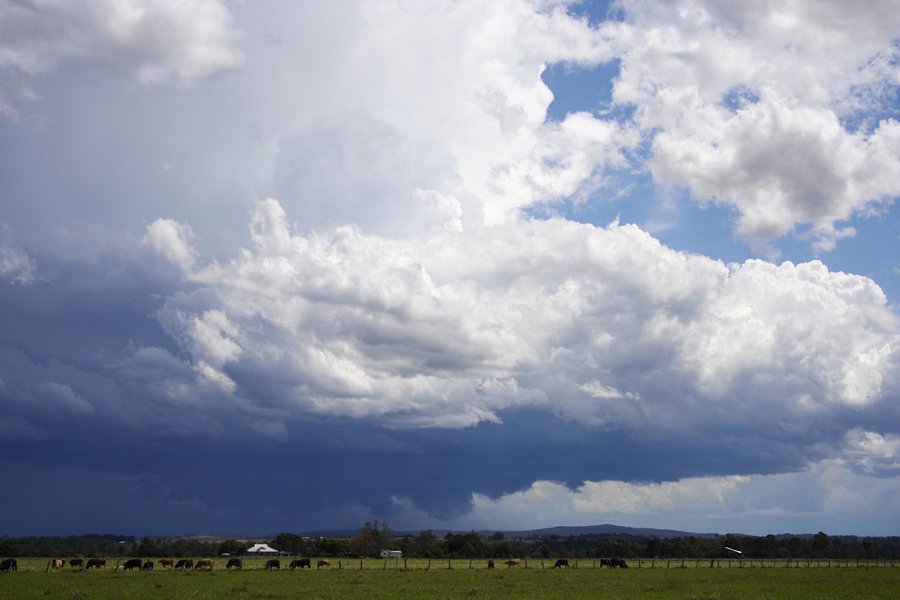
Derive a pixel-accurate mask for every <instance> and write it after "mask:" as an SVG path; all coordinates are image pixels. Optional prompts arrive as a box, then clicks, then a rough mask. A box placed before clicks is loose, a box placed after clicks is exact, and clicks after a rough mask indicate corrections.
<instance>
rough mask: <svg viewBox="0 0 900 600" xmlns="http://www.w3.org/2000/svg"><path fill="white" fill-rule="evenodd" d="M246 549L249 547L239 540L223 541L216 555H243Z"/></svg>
mask: <svg viewBox="0 0 900 600" xmlns="http://www.w3.org/2000/svg"><path fill="white" fill-rule="evenodd" d="M276 547H277V546H276ZM246 549H247V545H246V544H242V543H241V542H239V541H237V540H223V541H222V542H220V543H219V547H218V548H216V554H218V555H222V554H243V552H244V550H246Z"/></svg>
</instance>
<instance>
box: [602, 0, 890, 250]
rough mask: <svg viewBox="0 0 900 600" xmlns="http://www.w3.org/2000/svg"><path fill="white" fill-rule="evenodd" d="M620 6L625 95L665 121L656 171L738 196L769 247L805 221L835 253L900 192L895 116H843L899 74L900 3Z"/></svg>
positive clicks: (719, 195)
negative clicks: (856, 119)
mask: <svg viewBox="0 0 900 600" xmlns="http://www.w3.org/2000/svg"><path fill="white" fill-rule="evenodd" d="M622 4H623V6H624V8H625V15H626V17H625V22H624V23H623V24H621V25H609V27H610V28H611V29H612V30H614V31H615V34H616V39H617V40H618V43H619V53H620V54H621V56H622V69H621V74H620V77H619V78H618V79H617V80H616V83H615V89H614V99H615V100H616V101H617V102H619V103H625V104H634V105H635V107H636V111H635V119H636V121H637V123H638V124H640V126H641V127H642V128H643V129H645V130H647V131H651V130H653V131H658V133H657V134H656V135H655V137H654V140H653V145H652V157H651V158H650V162H649V166H650V168H651V170H652V172H653V175H654V178H655V179H656V180H657V181H659V182H660V183H663V184H670V185H676V186H683V187H686V188H688V189H689V190H690V191H691V193H692V194H693V195H694V197H695V198H696V199H697V200H698V201H700V202H720V203H725V204H728V205H731V206H734V207H735V208H736V209H737V210H738V211H739V213H740V219H739V222H738V232H739V233H740V235H741V236H743V237H744V238H745V239H747V240H748V241H750V242H751V243H752V244H754V245H755V247H756V248H757V249H759V250H761V251H764V252H769V253H771V252H773V250H772V249H771V248H770V247H768V242H769V241H770V240H773V239H776V238H779V237H781V236H783V235H785V234H787V233H790V232H793V231H795V229H796V228H798V227H801V226H809V227H810V228H811V232H810V234H809V235H810V236H811V238H812V242H813V245H814V247H815V248H816V249H817V250H820V251H825V250H829V249H832V248H833V247H834V244H835V242H836V241H837V240H839V239H840V238H841V237H847V236H849V235H852V234H853V230H852V229H851V228H848V227H843V226H840V225H839V223H842V222H846V221H847V220H849V219H850V218H852V217H854V216H857V215H860V214H865V213H866V212H867V211H868V210H869V209H870V208H871V207H873V206H875V207H877V206H879V205H882V204H884V203H889V202H892V201H893V198H895V197H896V196H897V195H898V193H900V176H898V173H900V162H898V156H900V152H898V135H897V130H898V124H897V122H896V121H893V120H886V121H882V122H881V123H877V122H876V123H871V122H870V123H868V126H867V127H863V128H861V129H859V130H858V131H855V132H854V131H851V130H849V129H848V128H847V126H846V125H845V124H844V122H843V121H842V119H844V118H849V117H852V116H853V115H854V114H855V113H856V111H858V110H859V109H861V108H864V109H866V110H869V111H871V110H873V109H875V110H876V112H877V108H878V106H877V105H878V103H879V102H882V103H886V102H890V98H891V95H890V94H884V93H883V92H882V91H881V90H883V89H884V88H885V87H886V86H887V87H890V86H895V87H896V85H897V83H898V81H900V70H898V68H897V63H896V60H890V59H887V58H886V56H894V57H896V52H897V51H896V45H895V41H896V39H895V38H896V32H897V31H898V27H900V17H898V14H897V11H896V7H895V6H894V5H893V3H891V2H888V1H885V2H874V3H871V4H870V5H867V7H866V10H862V11H860V10H858V9H857V7H854V6H852V5H850V4H847V3H844V2H791V3H780V4H778V3H776V4H743V5H741V6H740V7H737V6H730V5H729V6H723V5H722V3H715V2H705V1H701V0H685V1H683V2H679V3H676V4H674V5H673V4H672V3H670V2H665V3H661V2H656V1H653V0H635V1H630V0H626V1H625V2H623V3H622Z"/></svg>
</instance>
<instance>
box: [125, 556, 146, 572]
mask: <svg viewBox="0 0 900 600" xmlns="http://www.w3.org/2000/svg"><path fill="white" fill-rule="evenodd" d="M140 568H141V559H139V558H130V559H128V560H126V561H125V564H124V565H122V569H123V570H125V571H130V570H132V569H138V570H140Z"/></svg>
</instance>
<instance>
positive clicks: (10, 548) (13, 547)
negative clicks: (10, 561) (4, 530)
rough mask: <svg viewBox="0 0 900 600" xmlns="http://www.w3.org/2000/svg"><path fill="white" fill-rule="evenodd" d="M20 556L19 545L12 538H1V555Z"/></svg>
mask: <svg viewBox="0 0 900 600" xmlns="http://www.w3.org/2000/svg"><path fill="white" fill-rule="evenodd" d="M10 556H19V545H18V544H16V543H15V542H14V541H12V540H0V557H4V558H6V557H10Z"/></svg>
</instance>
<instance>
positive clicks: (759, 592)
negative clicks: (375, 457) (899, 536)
mask: <svg viewBox="0 0 900 600" xmlns="http://www.w3.org/2000/svg"><path fill="white" fill-rule="evenodd" d="M47 562H48V561H47V559H29V558H25V559H19V571H18V572H16V573H3V574H0V598H3V599H6V598H10V599H13V598H15V599H19V598H22V599H35V600H36V599H42V600H92V599H97V600H100V599H102V600H115V599H118V600H143V599H148V600H151V599H152V600H157V599H158V600H169V599H173V598H175V599H178V598H191V599H226V600H228V599H235V600H238V599H247V600H252V599H279V598H285V599H287V598H304V599H317V598H321V599H335V600H346V599H347V598H383V599H388V598H391V599H397V598H399V599H403V598H510V599H512V598H572V599H581V598H584V599H587V598H664V599H665V598H692V599H698V600H699V599H705V600H713V599H721V600H725V599H735V600H740V599H751V598H753V599H756V598H772V599H775V598H792V599H803V598H816V599H842V598H848V599H849V598H873V599H879V598H880V599H885V600H888V599H893V598H896V594H897V590H898V589H900V568H897V567H891V564H890V563H889V562H884V561H882V562H880V563H871V564H869V563H860V564H856V563H855V562H854V563H837V561H834V562H831V561H819V562H804V561H801V563H793V564H792V565H791V566H787V565H786V564H785V562H784V561H780V562H778V563H775V562H773V563H771V564H769V565H764V568H761V567H759V566H756V567H753V568H751V567H749V566H747V565H746V563H745V564H744V565H740V566H739V565H738V563H737V562H736V561H734V562H731V563H727V564H726V561H722V563H723V564H721V565H719V566H717V567H716V568H712V569H711V568H709V560H708V559H707V561H705V566H704V565H703V562H699V561H693V560H691V561H686V563H685V566H684V568H682V567H681V563H680V561H678V563H677V565H675V564H673V562H674V561H665V560H663V561H659V560H657V561H650V560H643V561H641V563H640V567H641V568H636V567H637V566H638V563H637V561H633V566H631V567H630V568H628V569H607V568H600V567H599V566H594V563H593V561H590V560H582V561H579V567H578V568H574V567H573V568H569V569H554V568H552V564H553V561H552V560H549V561H548V560H545V561H544V563H543V564H544V568H541V563H540V561H539V560H538V561H535V560H531V561H529V562H528V568H525V567H524V563H523V564H522V565H520V566H518V567H513V568H507V567H506V566H505V565H503V564H502V563H500V562H499V561H498V563H497V568H495V569H487V568H486V561H484V560H476V561H471V563H470V561H468V560H454V561H449V562H448V561H447V560H434V561H431V562H430V563H429V561H427V560H421V559H416V560H409V561H406V562H405V563H404V561H402V560H399V561H398V560H392V561H383V560H364V561H360V560H358V559H357V560H353V559H349V560H348V559H344V560H342V561H340V568H339V566H338V561H333V563H334V564H333V566H332V567H330V568H322V569H316V568H315V567H313V568H312V569H304V570H300V569H297V570H294V571H291V570H289V569H287V568H285V567H286V566H287V564H288V563H289V562H290V561H289V560H282V568H281V569H280V570H278V571H274V570H271V571H267V570H265V569H264V568H263V567H264V564H265V561H264V560H263V559H249V560H245V562H244V568H243V570H241V571H236V570H231V571H227V570H226V569H225V568H224V566H225V560H224V559H217V560H216V568H215V570H213V571H212V572H209V571H174V570H172V569H166V570H160V569H158V568H157V569H154V570H153V571H124V570H122V569H118V570H116V569H114V566H115V564H116V560H115V559H113V560H111V561H108V563H107V568H105V569H103V570H99V571H97V570H92V571H78V570H68V568H67V569H65V570H62V571H53V570H51V571H49V572H45V570H46V567H47ZM122 562H123V563H124V560H123V559H122ZM572 562H573V565H574V561H572ZM314 564H315V563H314ZM651 564H652V565H653V568H650V566H651ZM757 564H758V563H757ZM828 564H831V566H828ZM470 565H471V566H470ZM898 567H900V565H898Z"/></svg>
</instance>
